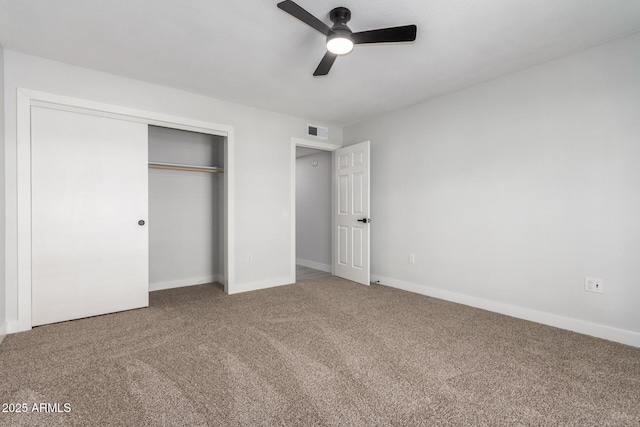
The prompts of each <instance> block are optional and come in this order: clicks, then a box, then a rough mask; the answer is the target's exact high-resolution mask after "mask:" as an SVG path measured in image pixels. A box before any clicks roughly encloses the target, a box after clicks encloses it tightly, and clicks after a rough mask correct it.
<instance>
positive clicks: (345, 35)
mask: <svg viewBox="0 0 640 427" xmlns="http://www.w3.org/2000/svg"><path fill="white" fill-rule="evenodd" d="M278 8H280V9H282V10H284V11H285V12H287V13H288V14H289V15H291V16H293V17H294V18H297V19H299V20H300V21H302V22H304V23H305V24H307V25H308V26H310V27H311V28H314V29H315V30H317V31H319V32H321V33H322V34H324V35H325V36H327V53H325V54H324V57H323V58H322V60H321V61H320V64H319V65H318V68H316V70H315V71H314V72H313V75H314V76H326V75H327V74H329V70H331V66H332V65H333V63H334V61H335V60H336V58H337V57H338V56H340V55H346V54H348V53H350V52H351V51H352V50H353V46H354V45H357V44H370V43H398V42H412V41H415V39H416V31H417V27H416V26H415V25H404V26H401V27H390V28H381V29H378V30H369V31H360V32H358V33H354V32H352V31H351V29H350V28H349V27H348V26H347V22H349V20H350V19H351V11H350V10H349V9H347V8H346V7H336V8H335V9H333V10H332V11H331V12H329V19H331V22H333V26H332V27H329V26H328V25H327V24H325V23H324V22H322V21H321V20H319V19H318V18H316V17H315V16H313V15H312V14H310V13H309V12H307V11H306V10H304V9H303V8H302V7H300V6H299V5H297V4H296V3H295V2H293V1H291V0H286V1H282V2H280V3H278Z"/></svg>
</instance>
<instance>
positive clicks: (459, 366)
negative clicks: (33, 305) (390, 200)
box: [0, 277, 640, 426]
mask: <svg viewBox="0 0 640 427" xmlns="http://www.w3.org/2000/svg"><path fill="white" fill-rule="evenodd" d="M0 402H2V403H26V404H27V405H28V407H29V411H28V412H27V413H0V425H3V426H5V425H6V426H32V425H51V426H58V425H78V426H85V425H86V426H97V425H127V426H144V425H155V426H162V425H165V426H178V425H179V426H182V425H194V426H204V425H222V426H240V425H247V426H259V425H263V426H267V425H269V426H270V425H293V426H297V425H300V426H311V425H314V426H316V425H317V426H322V425H335V426H365V425H366V426H370V425H398V426H412V425H421V426H434V425H465V426H501V425H503V426H517V425H527V426H543V425H545V426H546V425H548V426H557V425H565V426H607V425H620V426H624V425H628V426H638V425H640V349H637V348H633V347H629V346H624V345H621V344H616V343H612V342H608V341H604V340H600V339H596V338H591V337H587V336H584V335H579V334H575V333H571V332H567V331H563V330H559V329H555V328H551V327H547V326H542V325H538V324H535V323H531V322H527V321H523V320H518V319H514V318H510V317H507V316H502V315H498V314H493V313H490V312H487V311H483V310H478V309H474V308H470V307H466V306H462V305H457V304H453V303H449V302H445V301H440V300H436V299H432V298H427V297H424V296H419V295H415V294H411V293H408V292H403V291H399V290H396V289H392V288H388V287H384V286H379V285H372V286H371V287H365V286H361V285H356V284H353V283H351V282H347V281H344V280H341V279H337V278H334V277H329V278H325V279H320V280H315V281H312V282H308V283H298V284H295V285H291V286H284V287H280V288H274V289H267V290H264V291H256V292H249V293H245V294H240V295H233V296H225V295H224V294H223V292H222V289H221V288H220V287H219V286H216V285H201V286H194V287H190V288H182V289H173V290H167V291H158V292H153V293H151V306H150V307H149V308H147V309H140V310H133V311H129V312H124V313H117V314H111V315H105V316H99V317H93V318H88V319H83V320H77V321H72V322H65V323H59V324H55V325H48V326H42V327H39V328H36V329H34V330H33V331H30V332H25V333H20V334H14V335H10V336H8V337H7V338H6V339H5V342H4V343H3V344H2V345H1V346H0ZM34 403H59V404H60V410H62V411H63V410H64V406H63V405H64V404H65V403H68V404H69V405H70V409H71V411H70V412H67V413H65V412H56V413H38V412H31V411H32V407H33V404H34ZM53 408H54V407H52V408H51V409H53Z"/></svg>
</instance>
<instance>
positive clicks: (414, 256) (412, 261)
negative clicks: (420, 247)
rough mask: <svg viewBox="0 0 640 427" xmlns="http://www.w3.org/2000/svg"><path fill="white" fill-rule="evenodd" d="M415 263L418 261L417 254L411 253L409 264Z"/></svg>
mask: <svg viewBox="0 0 640 427" xmlns="http://www.w3.org/2000/svg"><path fill="white" fill-rule="evenodd" d="M415 263H416V254H414V253H410V254H409V264H415Z"/></svg>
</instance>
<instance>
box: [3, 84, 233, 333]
mask: <svg viewBox="0 0 640 427" xmlns="http://www.w3.org/2000/svg"><path fill="white" fill-rule="evenodd" d="M32 106H44V107H47V108H54V109H59V110H66V111H76V112H81V113H84V114H92V115H98V116H103V117H111V118H117V119H121V120H127V121H133V122H137V123H144V124H147V125H155V126H162V127H168V128H174V129H181V130H187V131H192V132H200V133H206V134H211V135H219V136H225V137H226V142H225V173H224V179H225V192H224V193H225V194H224V203H225V218H224V224H225V227H224V238H225V244H226V248H225V257H224V270H225V271H224V276H225V278H226V280H225V283H224V290H225V293H227V294H229V293H233V290H234V286H235V268H234V267H235V259H234V253H235V242H234V236H235V233H234V199H235V198H234V182H235V180H234V127H233V126H228V125H221V124H217V123H211V122H206V121H201V120H194V119H189V118H185V117H179V116H173V115H168V114H162V113H157V112H151V111H145V110H139V109H135V108H129V107H123V106H119V105H113V104H105V103H101V102H95V101H90V100H86V99H79V98H73V97H68V96H63V95H57V94H52V93H46V92H40V91H35V90H30V89H24V88H18V90H17V129H16V131H17V135H16V137H17V153H16V154H17V189H16V192H17V219H18V230H17V233H18V234H17V244H18V248H17V267H18V269H17V276H18V277H17V280H18V322H17V328H15V329H16V330H9V331H7V332H9V333H14V332H22V331H27V330H30V329H31V107H32ZM11 329H14V328H11Z"/></svg>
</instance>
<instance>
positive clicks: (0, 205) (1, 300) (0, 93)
mask: <svg viewBox="0 0 640 427" xmlns="http://www.w3.org/2000/svg"><path fill="white" fill-rule="evenodd" d="M4 110H5V109H4V48H3V47H2V45H0V147H4V131H5V130H4V112H5V111H4ZM4 172H5V166H4V150H3V149H1V148H0V242H4V241H5V173H4ZM4 266H5V245H4V244H0V343H2V340H3V339H4V336H5V334H6V332H7V323H6V316H5V307H6V298H5V293H6V292H5V277H6V274H5V268H4Z"/></svg>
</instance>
